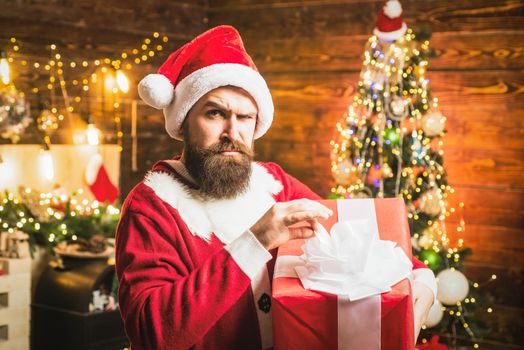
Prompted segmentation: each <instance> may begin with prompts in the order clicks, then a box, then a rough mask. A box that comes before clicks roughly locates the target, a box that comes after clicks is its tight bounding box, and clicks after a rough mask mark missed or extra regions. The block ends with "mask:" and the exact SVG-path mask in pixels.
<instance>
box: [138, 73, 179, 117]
mask: <svg viewBox="0 0 524 350" xmlns="http://www.w3.org/2000/svg"><path fill="white" fill-rule="evenodd" d="M174 94H175V89H174V87H173V84H171V82H170V81H169V79H167V77H166V76H165V75H163V74H149V75H147V76H146V77H145V78H144V79H142V80H141V81H140V83H139V84H138V95H140V97H141V98H142V100H144V101H145V102H146V103H147V104H148V105H150V106H151V107H154V108H157V109H164V108H166V107H167V106H169V104H170V103H171V101H172V100H173V96H174Z"/></svg>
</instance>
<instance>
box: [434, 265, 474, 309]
mask: <svg viewBox="0 0 524 350" xmlns="http://www.w3.org/2000/svg"><path fill="white" fill-rule="evenodd" d="M437 286H438V293H437V299H438V300H439V301H440V302H441V303H442V304H444V305H455V304H456V303H457V302H459V301H462V300H464V299H465V298H466V297H467V296H468V293H469V283H468V279H467V278H466V276H464V274H463V273H462V272H460V271H457V270H453V269H447V270H443V271H441V272H440V273H439V274H438V275H437Z"/></svg>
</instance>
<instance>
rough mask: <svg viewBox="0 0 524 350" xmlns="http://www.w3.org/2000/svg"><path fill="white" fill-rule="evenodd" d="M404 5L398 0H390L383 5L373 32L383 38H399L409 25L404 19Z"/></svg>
mask: <svg viewBox="0 0 524 350" xmlns="http://www.w3.org/2000/svg"><path fill="white" fill-rule="evenodd" d="M401 14H402V6H401V5H400V2H399V1H398V0H389V1H388V2H386V5H384V7H382V9H381V10H380V12H379V14H378V17H377V26H376V27H375V30H374V31H373V33H374V34H375V35H376V36H377V37H379V38H380V39H383V40H397V39H398V38H400V37H401V36H402V35H404V33H406V30H407V29H408V27H407V26H406V23H404V21H402V18H401V17H400V15H401Z"/></svg>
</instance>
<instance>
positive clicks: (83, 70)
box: [0, 32, 169, 150]
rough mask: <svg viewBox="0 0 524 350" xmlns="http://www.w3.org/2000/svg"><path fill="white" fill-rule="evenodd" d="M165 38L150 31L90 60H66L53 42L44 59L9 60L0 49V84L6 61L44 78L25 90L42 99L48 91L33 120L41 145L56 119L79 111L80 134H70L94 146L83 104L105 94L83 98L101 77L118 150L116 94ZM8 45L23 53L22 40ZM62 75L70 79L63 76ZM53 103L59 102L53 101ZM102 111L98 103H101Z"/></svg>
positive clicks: (6, 76) (6, 78) (5, 77)
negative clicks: (138, 40) (112, 52)
mask: <svg viewBox="0 0 524 350" xmlns="http://www.w3.org/2000/svg"><path fill="white" fill-rule="evenodd" d="M168 41H169V38H168V37H167V36H162V35H160V33H158V32H154V33H152V34H151V35H150V36H148V37H146V38H145V39H143V41H142V42H141V43H140V44H139V46H138V47H135V48H132V49H130V50H126V51H122V52H121V53H119V54H118V55H117V58H110V57H104V58H97V59H94V60H74V59H71V60H68V59H66V58H65V57H64V55H63V54H62V53H61V52H60V49H59V48H58V46H57V45H56V44H50V45H48V50H49V59H47V60H42V59H33V58H32V59H29V58H23V59H20V60H15V58H14V57H13V55H9V54H8V52H3V53H2V60H1V61H0V75H1V77H2V81H3V83H4V84H6V85H7V84H9V83H10V80H11V74H10V67H9V64H10V63H11V64H13V63H17V64H20V65H21V66H27V67H30V68H31V69H33V70H36V71H37V72H38V73H40V74H44V75H48V76H49V78H48V82H47V84H46V86H45V87H38V86H34V87H33V88H32V89H31V93H33V94H35V95H39V94H40V95H39V98H40V99H42V95H43V94H45V91H48V93H49V101H50V103H49V106H48V108H44V107H42V106H41V107H40V109H41V111H40V114H39V116H38V117H37V118H36V120H37V124H38V128H39V130H40V131H41V132H43V133H44V135H45V136H44V143H45V144H47V147H48V146H49V143H50V138H49V137H48V136H47V134H48V133H49V132H52V131H54V130H56V129H58V128H59V125H60V124H61V123H62V121H64V120H65V119H67V117H68V116H69V117H70V114H71V113H73V112H75V111H81V112H83V113H82V114H84V118H85V119H86V120H87V124H88V125H87V128H86V133H85V137H82V135H79V136H78V135H77V136H76V137H74V141H75V143H88V144H91V145H96V144H98V143H99V142H100V136H101V133H100V131H99V130H98V128H96V127H95V125H94V123H93V118H92V117H91V115H90V111H89V108H88V107H89V106H88V100H91V101H95V102H97V101H99V102H101V103H104V102H107V101H104V99H105V98H106V96H105V94H104V93H102V94H100V95H99V96H98V97H93V96H89V93H90V91H92V90H95V88H96V84H97V83H101V82H102V80H103V86H104V88H105V91H107V92H109V93H110V94H109V97H108V100H110V102H111V106H112V111H111V112H112V114H113V122H114V124H115V130H116V136H117V143H118V145H119V149H120V150H122V137H123V132H122V96H123V95H124V94H126V93H127V92H128V91H129V80H128V78H127V75H126V72H127V71H130V70H132V69H133V68H134V67H135V66H137V65H140V64H143V63H144V62H147V61H148V60H150V59H151V58H153V57H155V56H156V55H158V54H159V53H161V52H162V51H163V50H164V48H165V45H166V44H167V43H168ZM9 44H10V51H11V52H12V53H14V54H16V55H19V56H21V57H24V56H23V50H22V48H23V42H20V41H19V40H18V39H17V38H16V37H11V38H10V40H9ZM68 76H71V77H73V78H71V79H67V77H68ZM57 91H59V93H60V94H61V95H62V97H61V98H58V97H57V96H56V94H57ZM72 91H74V93H73V94H71V92H72ZM95 93H96V91H95ZM59 101H61V102H62V103H59ZM103 110H104V107H103V106H102V111H103Z"/></svg>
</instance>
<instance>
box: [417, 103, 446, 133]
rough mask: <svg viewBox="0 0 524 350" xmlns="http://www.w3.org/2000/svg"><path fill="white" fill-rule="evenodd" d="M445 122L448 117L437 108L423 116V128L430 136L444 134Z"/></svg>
mask: <svg viewBox="0 0 524 350" xmlns="http://www.w3.org/2000/svg"><path fill="white" fill-rule="evenodd" d="M445 124H446V117H444V116H443V115H442V113H440V112H439V111H436V110H433V111H429V112H428V113H426V114H425V115H424V117H422V130H424V132H425V133H426V136H429V137H431V136H437V135H440V134H442V132H443V131H444V126H445Z"/></svg>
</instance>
